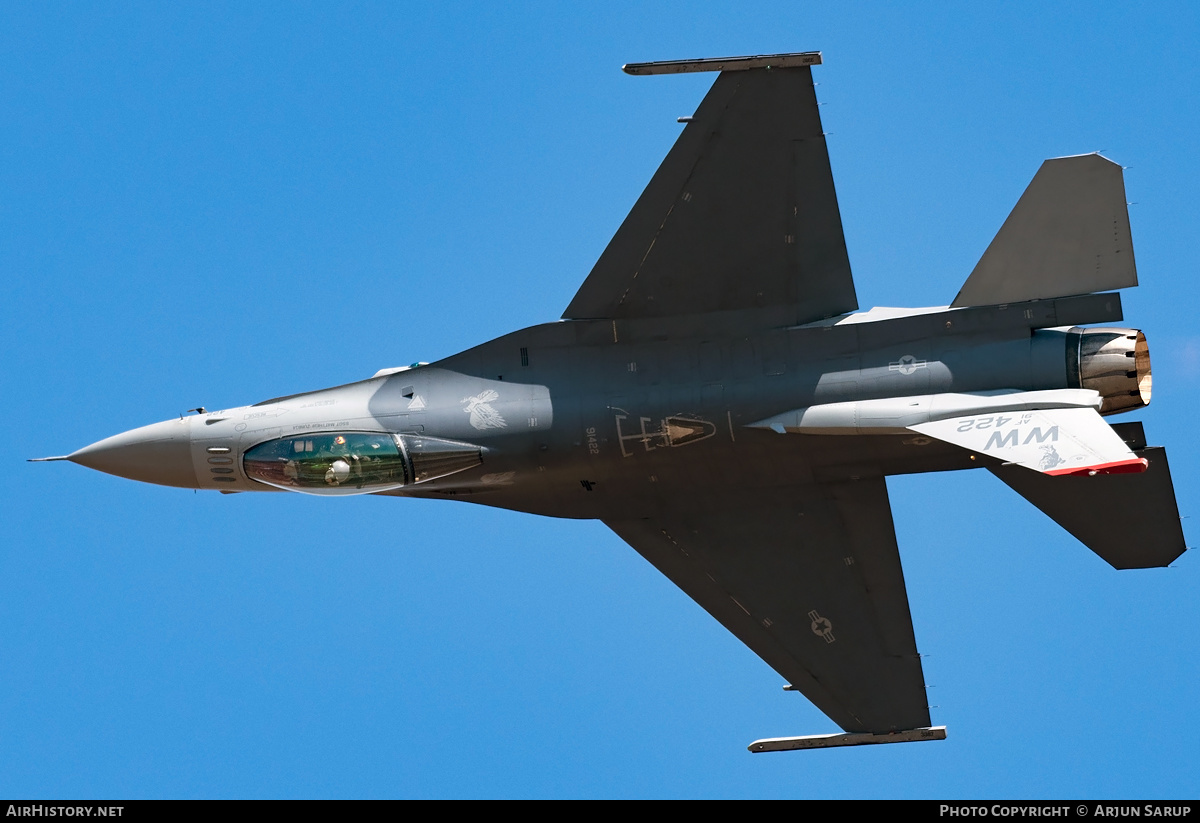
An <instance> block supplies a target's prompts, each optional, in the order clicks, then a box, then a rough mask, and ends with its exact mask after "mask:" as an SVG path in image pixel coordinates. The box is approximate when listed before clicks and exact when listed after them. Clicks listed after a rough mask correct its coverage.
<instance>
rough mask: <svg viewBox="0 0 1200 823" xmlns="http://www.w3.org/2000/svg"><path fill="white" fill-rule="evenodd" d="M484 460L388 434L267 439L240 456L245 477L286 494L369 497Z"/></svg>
mask: <svg viewBox="0 0 1200 823" xmlns="http://www.w3.org/2000/svg"><path fill="white" fill-rule="evenodd" d="M481 462H483V450H482V449H481V448H480V447H479V446H476V445H473V444H470V443H459V442H457V441H453V440H441V439H439V438H435V437H416V436H414V435H407V434H390V433H387V432H314V433H311V434H302V435H295V436H292V437H283V438H280V439H278V440H268V441H267V442H265V443H259V444H258V445H257V446H255V447H253V448H251V449H249V450H248V451H247V452H246V454H245V456H244V457H243V458H242V466H243V468H244V469H245V470H246V475H247V476H248V477H250V478H251V479H253V480H257V481H259V482H260V483H266V484H267V485H269V486H275V487H276V488H279V489H286V490H288V491H297V492H303V493H306V494H320V495H351V494H371V493H374V492H381V491H389V490H392V489H398V488H401V487H403V486H408V485H412V484H414V483H420V482H422V481H425V480H433V479H435V478H437V477H444V476H446V475H449V474H454V473H456V472H460V471H464V470H465V469H469V468H472V467H473V466H477V465H479V464H480V463H481Z"/></svg>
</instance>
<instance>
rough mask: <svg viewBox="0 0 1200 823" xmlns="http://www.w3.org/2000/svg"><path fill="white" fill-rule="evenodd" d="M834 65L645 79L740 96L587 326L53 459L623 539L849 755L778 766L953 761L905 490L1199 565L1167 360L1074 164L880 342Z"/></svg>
mask: <svg viewBox="0 0 1200 823" xmlns="http://www.w3.org/2000/svg"><path fill="white" fill-rule="evenodd" d="M820 62H821V55H820V53H819V52H809V53H796V54H778V55H770V56H755V57H737V58H723V59H702V60H691V61H667V62H657V63H637V64H630V65H626V66H625V67H624V70H625V71H626V72H627V73H629V74H632V75H656V74H670V73H678V72H699V71H715V72H718V75H717V78H716V81H715V82H714V84H713V86H712V88H711V89H710V90H709V92H708V94H707V95H706V96H705V97H704V100H703V101H702V102H701V104H700V106H699V108H698V109H697V110H696V111H695V114H694V115H693V116H692V117H690V118H681V121H683V122H685V125H684V128H683V130H682V133H681V135H680V136H679V139H678V140H677V142H676V143H675V145H674V147H673V148H672V149H671V151H670V153H669V154H668V155H667V157H666V159H665V160H664V161H663V163H662V165H661V166H660V167H659V169H658V171H657V172H656V173H655V175H654V177H653V178H652V179H651V181H650V183H649V185H648V186H647V187H646V189H645V191H644V192H643V193H642V195H641V197H640V198H639V199H638V201H637V202H636V204H635V205H634V206H633V210H632V211H631V212H630V213H629V215H628V216H627V217H626V218H625V221H624V222H623V223H622V225H621V227H620V228H619V230H618V231H617V233H616V235H615V236H614V237H613V239H612V241H611V242H610V243H609V245H608V247H607V248H606V249H605V251H604V253H603V254H602V255H601V257H600V259H599V260H598V261H597V262H596V264H595V266H594V267H593V269H592V271H591V273H590V274H589V275H588V276H587V278H586V279H585V280H584V282H583V284H582V286H581V287H580V288H579V291H578V293H577V294H576V295H575V297H574V299H573V300H571V302H570V305H568V306H567V307H566V311H565V312H564V313H563V315H562V318H561V319H560V320H558V321H556V322H550V323H546V324H544V325H539V326H534V327H532V328H527V329H521V330H520V331H515V332H512V333H511V334H508V335H505V336H504V337H500V338H498V339H496V340H492V341H489V342H486V343H483V344H481V345H479V346H476V347H475V348H472V349H469V350H467V351H464V352H461V353H459V354H455V355H453V356H451V357H447V358H445V359H443V360H440V361H438V362H434V363H414V364H412V365H411V366H401V367H398V368H390V369H384V370H382V371H380V372H378V373H377V374H375V375H374V376H373V377H371V378H369V379H366V380H358V381H355V382H352V383H347V384H345V385H341V386H337V387H334V388H329V389H323V390H320V391H312V392H305V393H303V394H295V395H290V396H287V397H276V398H272V399H270V400H264V401H262V402H261V403H256V404H254V405H251V406H243V407H238V408H230V409H222V410H219V411H208V410H206V409H202V408H201V409H195V410H192V411H193V412H195V413H193V414H188V415H185V416H182V417H179V418H177V419H172V420H167V421H165V422H161V423H155V424H153V425H149V426H145V427H142V428H138V429H134V430H132V431H127V432H125V433H123V434H118V435H116V436H114V437H110V438H108V439H106V440H101V441H100V442H98V443H94V444H92V445H90V446H87V447H85V448H82V449H80V450H79V451H76V452H74V453H72V454H70V455H66V456H64V457H57V458H42V459H43V460H69V461H71V462H73V463H77V464H79V465H82V466H87V467H89V468H92V469H97V470H99V471H103V472H108V473H110V474H115V475H120V476H122V477H127V478H131V479H134V480H141V481H145V482H149V483H158V484H162V485H166V486H178V487H182V488H189V489H209V490H215V491H219V492H223V493H235V492H251V491H260V492H262V491H268V492H279V491H285V492H297V493H300V494H313V495H334V496H337V495H357V494H376V495H382V496H394V497H424V498H437V499H447V500H459V501H463V502H470V503H480V504H483V505H489V506H498V507H501V508H506V509H514V510H518V511H523V512H531V513H535V514H541V515H547V516H551V517H565V518H595V519H599V520H601V521H603V522H604V523H605V524H606V525H608V526H609V527H610V528H611V529H612V530H613V531H614V532H616V534H617V535H619V536H620V537H621V538H622V539H624V540H625V541H626V542H628V543H629V545H630V546H632V547H633V548H634V550H636V551H637V552H638V553H640V554H641V555H642V556H643V557H645V558H646V560H648V561H649V562H650V563H652V564H653V565H654V566H655V567H656V568H658V569H659V570H660V571H661V572H662V573H663V574H665V575H666V576H667V577H668V578H670V580H672V581H673V582H674V583H675V584H676V585H678V586H679V587H680V588H682V589H683V590H684V591H685V592H686V593H687V594H688V595H689V596H690V597H691V598H692V599H693V600H695V601H696V602H697V603H698V604H699V605H700V606H701V607H703V608H704V609H705V610H707V611H708V612H709V613H710V614H711V615H712V616H713V617H714V618H716V619H717V620H718V621H719V622H720V623H721V624H722V625H724V626H725V627H726V628H727V629H728V630H729V631H731V632H732V633H733V634H734V635H735V636H736V637H737V638H738V639H740V640H741V641H742V642H744V643H745V644H746V645H747V646H749V647H750V648H751V649H752V650H753V651H754V652H755V653H757V654H758V655H759V656H760V657H761V658H762V659H763V660H764V661H766V663H767V664H768V665H770V666H771V668H773V669H774V670H775V671H776V672H778V673H779V674H780V675H781V676H782V677H783V679H784V682H785V683H786V684H787V685H786V686H785V688H787V689H791V690H795V691H798V692H800V693H801V694H803V695H804V696H805V697H807V698H808V699H809V700H810V701H812V703H813V704H815V705H816V706H817V707H818V708H819V709H820V710H821V711H822V712H824V713H825V714H826V715H827V716H828V717H829V718H830V719H831V720H832V721H833V722H834V723H836V724H837V725H838V726H840V727H841V728H842V729H843V730H844V731H843V733H840V734H833V735H809V736H803V737H788V738H771V739H767V740H759V741H755V742H754V743H753V744H751V746H750V749H751V751H776V750H786V749H800V748H814V747H827V746H843V745H857V744H863V743H888V742H902V741H910V740H931V739H940V738H944V737H945V729H944V727H940V726H939V727H935V726H932V725H931V719H930V713H929V708H928V705H927V700H926V687H925V681H924V677H923V674H922V668H921V658H920V656H919V655H918V653H917V645H916V639H915V637H914V633H913V626H912V619H911V616H910V613H909V606H908V597H907V593H906V591H905V586H904V575H903V572H902V569H901V562H900V554H899V550H898V547H897V544H896V536H895V530H894V527H893V523H892V514H891V509H890V507H889V503H888V491H887V484H886V478H887V477H889V476H893V475H898V474H909V473H914V472H932V471H952V470H958V469H977V468H983V469H987V470H988V471H990V472H991V473H992V474H994V475H995V476H996V477H997V478H998V479H999V480H1000V481H1001V482H1003V483H1005V484H1007V485H1008V486H1010V487H1012V488H1013V489H1015V490H1016V491H1017V492H1018V493H1020V494H1021V495H1022V496H1024V497H1025V499H1027V500H1028V501H1029V502H1031V503H1032V504H1033V505H1034V506H1036V507H1037V508H1039V509H1041V510H1042V511H1043V512H1045V513H1046V514H1047V515H1049V516H1050V517H1051V518H1053V519H1054V520H1055V521H1057V522H1058V523H1059V524H1061V525H1062V526H1063V527H1064V528H1065V529H1066V530H1067V531H1068V532H1070V533H1071V534H1072V535H1074V536H1075V537H1076V538H1078V539H1079V540H1080V541H1081V542H1082V543H1083V544H1084V545H1085V546H1087V547H1088V548H1089V549H1091V550H1092V551H1093V552H1095V553H1096V554H1098V555H1099V556H1100V557H1101V558H1102V559H1103V560H1105V561H1107V562H1108V563H1110V564H1111V565H1113V566H1115V567H1117V568H1119V569H1128V568H1144V567H1152V566H1165V565H1167V564H1168V563H1170V562H1171V561H1172V560H1174V559H1175V558H1176V557H1178V556H1179V555H1180V554H1181V553H1182V552H1183V551H1184V539H1183V533H1182V530H1181V527H1180V521H1179V515H1178V510H1177V506H1176V502H1175V495H1174V490H1173V488H1172V484H1171V474H1170V467H1169V466H1168V463H1167V456H1166V452H1165V451H1164V450H1163V449H1162V448H1159V447H1148V446H1147V445H1146V438H1145V436H1144V433H1143V430H1142V426H1141V424H1140V423H1125V424H1116V425H1110V424H1109V422H1108V421H1107V419H1106V418H1107V417H1108V416H1110V415H1115V414H1118V413H1121V412H1125V411H1130V410H1133V409H1138V408H1141V407H1143V406H1145V405H1146V404H1147V403H1149V401H1150V394H1151V371H1150V357H1149V350H1148V347H1147V343H1146V338H1145V336H1144V335H1143V334H1142V332H1141V331H1139V330H1136V329H1129V328H1123V327H1114V326H1113V324H1118V323H1120V322H1122V320H1123V318H1122V313H1121V299H1120V296H1119V294H1118V293H1117V292H1116V291H1114V290H1117V289H1123V288H1129V287H1132V286H1136V285H1137V274H1136V268H1135V265H1134V254H1133V245H1132V242H1131V238H1130V229H1129V217H1128V213H1127V209H1126V200H1125V189H1124V182H1123V178H1122V170H1121V167H1120V166H1118V165H1116V164H1115V163H1113V162H1111V161H1109V160H1108V159H1106V158H1104V157H1102V156H1100V155H1098V154H1085V155H1079V156H1075V157H1060V158H1055V159H1051V160H1047V161H1045V163H1043V164H1042V166H1041V168H1040V169H1039V170H1038V172H1037V174H1036V175H1035V176H1034V177H1033V180H1032V182H1031V183H1030V184H1029V187H1028V188H1027V189H1026V190H1025V193H1024V194H1023V195H1022V196H1021V198H1020V200H1019V201H1018V202H1017V204H1016V206H1015V208H1014V209H1013V211H1012V213H1011V214H1010V215H1009V217H1008V219H1007V220H1006V221H1005V222H1004V224H1003V226H1001V227H1000V230H999V233H998V234H997V235H996V237H995V239H994V240H993V241H992V242H991V244H990V245H989V246H988V248H987V249H986V251H984V253H983V256H982V257H981V258H980V260H979V263H978V264H977V265H976V266H975V268H974V270H973V271H972V272H971V273H970V275H969V276H968V277H967V278H966V281H965V283H964V284H963V286H962V289H961V290H960V291H959V292H958V294H957V296H955V297H954V299H953V300H952V301H951V302H950V304H949V305H948V306H938V307H933V308H915V309H894V308H875V309H871V310H869V311H859V307H858V298H857V295H856V293H855V288H854V282H853V279H852V277H851V273H850V263H849V258H848V255H847V252H846V244H845V239H844V237H843V232H842V222H841V216H840V214H839V211H838V203H837V197H836V195H835V192H834V184H833V176H832V172H831V170H830V164H829V154H828V150H827V148H826V142H825V136H824V134H823V132H822V128H821V119H820V116H819V114H818V109H817V99H816V95H815V92H814V88H813V78H812V67H813V66H814V65H817V64H819V63H820ZM1096 512H1120V513H1121V516H1120V517H1117V518H1113V517H1104V518H1103V519H1101V518H1098V517H1096V516H1095V513H1096Z"/></svg>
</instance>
